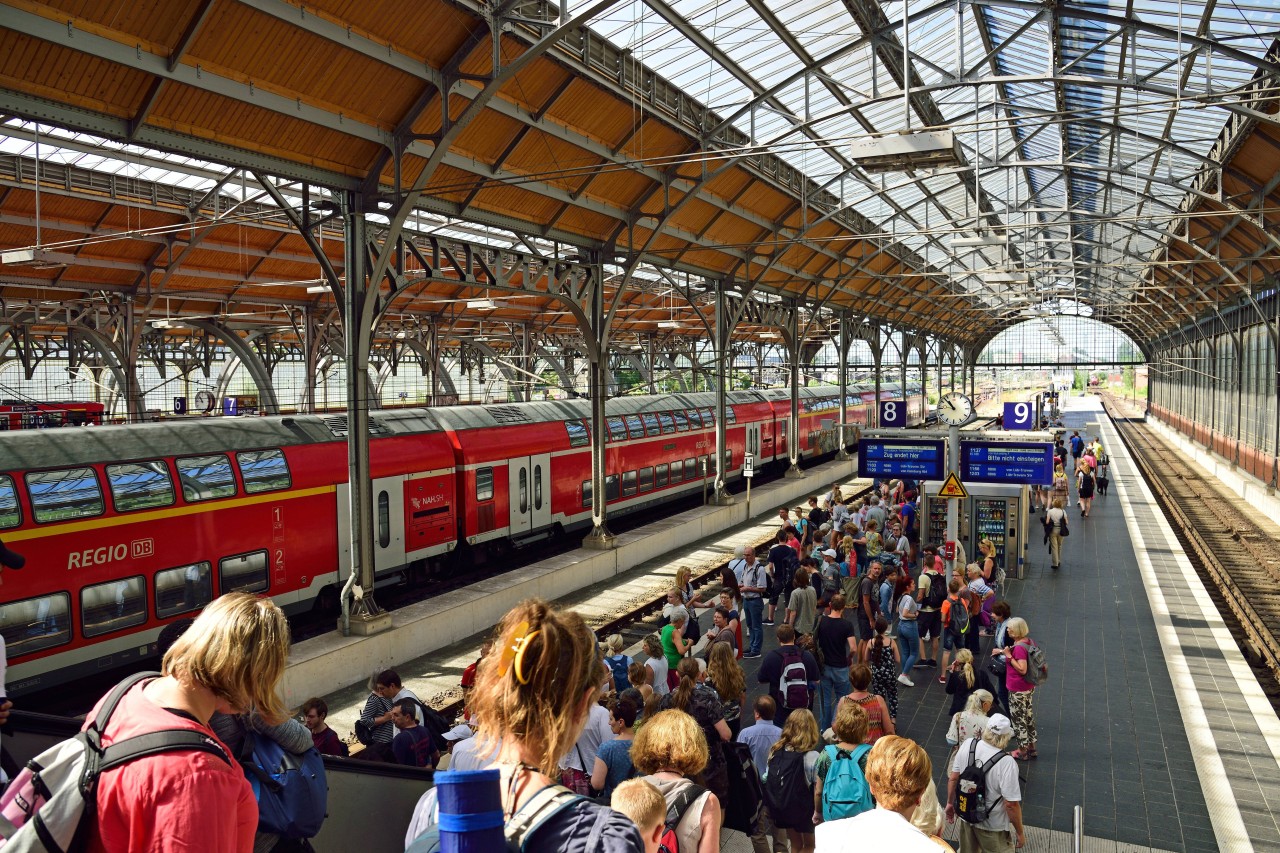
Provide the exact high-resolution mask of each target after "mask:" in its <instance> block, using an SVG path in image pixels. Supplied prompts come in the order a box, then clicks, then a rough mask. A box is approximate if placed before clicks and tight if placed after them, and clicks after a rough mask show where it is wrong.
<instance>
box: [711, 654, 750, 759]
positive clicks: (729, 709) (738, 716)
mask: <svg viewBox="0 0 1280 853" xmlns="http://www.w3.org/2000/svg"><path fill="white" fill-rule="evenodd" d="M706 684H707V686H708V687H710V688H711V689H712V690H714V691H715V692H716V695H717V696H719V697H720V703H721V705H722V706H723V709H724V710H723V716H724V721H725V724H726V725H727V726H728V727H729V735H730V737H731V739H732V738H736V737H737V736H738V731H739V730H740V729H741V728H742V709H743V708H744V707H745V706H746V704H747V679H746V676H745V675H744V674H743V672H742V667H741V666H740V665H739V664H738V661H737V658H735V657H734V654H733V648H732V647H731V646H730V645H729V644H728V643H725V642H720V643H716V644H715V645H713V646H712V647H711V655H710V658H709V660H708V663H707V680H706Z"/></svg>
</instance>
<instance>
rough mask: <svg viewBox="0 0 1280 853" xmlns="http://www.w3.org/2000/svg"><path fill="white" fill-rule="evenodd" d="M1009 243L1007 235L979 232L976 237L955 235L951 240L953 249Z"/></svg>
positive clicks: (1005, 244)
mask: <svg viewBox="0 0 1280 853" xmlns="http://www.w3.org/2000/svg"><path fill="white" fill-rule="evenodd" d="M1007 245H1009V238H1008V237H1001V236H997V235H995V234H979V235H978V236H976V237H955V238H952V240H951V248H953V249H980V248H984V247H987V246H991V247H999V246H1007Z"/></svg>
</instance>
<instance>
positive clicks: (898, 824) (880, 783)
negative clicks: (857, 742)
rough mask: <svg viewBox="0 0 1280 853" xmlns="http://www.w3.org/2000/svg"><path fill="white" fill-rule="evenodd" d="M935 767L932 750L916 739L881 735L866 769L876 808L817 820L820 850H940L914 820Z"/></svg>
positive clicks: (912, 852) (928, 852)
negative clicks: (931, 762) (914, 823)
mask: <svg viewBox="0 0 1280 853" xmlns="http://www.w3.org/2000/svg"><path fill="white" fill-rule="evenodd" d="M932 772H933V766H932V765H931V764H930V763H929V756H928V754H927V753H925V751H924V750H923V749H921V748H920V746H919V745H918V744H916V742H915V741H913V740H910V739H909V738H905V737H898V736H897V735H887V736H885V737H882V738H880V739H879V740H877V741H876V745H875V746H874V747H872V748H871V753H870V754H869V755H868V756H867V771H866V776H867V786H868V787H869V788H871V795H872V796H873V797H875V799H876V807H875V808H874V809H871V810H870V811H865V812H863V813H862V814H860V815H856V816H855V817H846V818H842V819H840V820H830V821H827V822H826V823H821V824H818V827H817V829H816V830H815V832H816V836H817V846H816V847H815V850H816V853H866V851H868V850H880V851H892V853H938V850H939V849H940V848H939V847H938V845H937V843H936V842H935V841H934V840H933V839H932V838H931V837H930V836H928V835H925V834H924V833H923V832H921V831H920V830H919V829H917V828H916V827H914V826H912V825H911V815H912V814H914V813H915V810H916V806H917V805H918V804H919V802H920V798H921V797H922V796H924V793H925V791H926V790H927V789H928V787H929V776H930V774H931V773H932Z"/></svg>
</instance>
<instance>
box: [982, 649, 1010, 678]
mask: <svg viewBox="0 0 1280 853" xmlns="http://www.w3.org/2000/svg"><path fill="white" fill-rule="evenodd" d="M1008 668H1009V664H1007V663H1005V659H1004V656H1003V655H1001V656H1000V657H992V658H991V660H990V661H988V662H987V671H988V672H990V673H991V674H992V675H994V676H995V677H996V678H1004V674H1005V670H1007V669H1008Z"/></svg>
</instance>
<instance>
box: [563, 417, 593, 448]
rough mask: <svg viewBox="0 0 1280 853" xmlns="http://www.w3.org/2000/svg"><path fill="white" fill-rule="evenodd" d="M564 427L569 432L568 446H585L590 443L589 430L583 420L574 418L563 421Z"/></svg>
mask: <svg viewBox="0 0 1280 853" xmlns="http://www.w3.org/2000/svg"><path fill="white" fill-rule="evenodd" d="M564 428H565V429H566V430H568V432H569V446H570V447H585V446H586V445H588V444H590V443H591V430H590V429H588V428H587V422H586V421H585V420H579V419H577V418H575V419H573V420H569V421H565V422H564Z"/></svg>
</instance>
